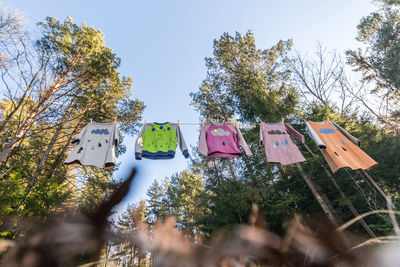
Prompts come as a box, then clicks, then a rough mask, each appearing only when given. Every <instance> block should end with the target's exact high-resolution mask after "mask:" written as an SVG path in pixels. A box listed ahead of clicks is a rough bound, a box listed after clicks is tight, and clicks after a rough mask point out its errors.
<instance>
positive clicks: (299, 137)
mask: <svg viewBox="0 0 400 267" xmlns="http://www.w3.org/2000/svg"><path fill="white" fill-rule="evenodd" d="M285 128H286V131H287V132H288V133H289V134H290V135H291V136H293V138H294V139H296V140H298V141H300V142H302V143H303V144H304V142H305V139H304V135H302V134H301V133H299V132H298V131H296V130H295V129H294V128H293V127H292V126H291V125H290V124H288V123H285Z"/></svg>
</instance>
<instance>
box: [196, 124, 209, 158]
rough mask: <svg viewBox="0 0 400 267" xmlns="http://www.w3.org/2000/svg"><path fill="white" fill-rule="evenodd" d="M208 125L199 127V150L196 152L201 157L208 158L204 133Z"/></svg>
mask: <svg viewBox="0 0 400 267" xmlns="http://www.w3.org/2000/svg"><path fill="white" fill-rule="evenodd" d="M207 128H208V125H207V126H206V125H203V126H202V127H201V131H200V137H199V149H198V152H199V153H200V154H201V155H203V156H206V157H207V156H208V146H207V138H206V131H207Z"/></svg>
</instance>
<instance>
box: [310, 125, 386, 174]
mask: <svg viewBox="0 0 400 267" xmlns="http://www.w3.org/2000/svg"><path fill="white" fill-rule="evenodd" d="M306 124H307V130H308V133H309V135H310V136H311V138H312V139H313V140H314V142H315V143H316V144H317V146H318V147H319V148H320V149H321V152H322V154H323V155H324V157H325V159H326V161H327V162H328V164H329V167H330V168H331V169H332V172H333V173H335V172H337V171H338V170H339V169H340V168H344V167H349V168H351V169H353V170H356V169H363V170H369V169H371V168H373V167H375V166H376V165H378V163H377V162H376V161H375V160H373V159H372V158H371V157H370V156H368V155H367V154H366V153H365V152H364V151H362V150H361V149H360V146H361V141H360V140H359V139H357V138H355V137H354V136H352V135H351V134H349V133H348V132H346V131H345V130H344V129H343V128H342V127H340V126H339V125H337V124H335V123H334V122H331V121H329V120H326V121H322V122H312V121H307V122H306Z"/></svg>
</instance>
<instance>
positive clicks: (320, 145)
mask: <svg viewBox="0 0 400 267" xmlns="http://www.w3.org/2000/svg"><path fill="white" fill-rule="evenodd" d="M306 125H307V132H308V134H309V135H310V137H311V139H312V140H314V142H315V144H316V145H317V146H318V148H320V149H326V145H325V143H324V142H323V141H322V140H321V138H319V136H318V134H317V133H316V132H315V131H314V129H313V128H312V127H311V126H310V125H309V124H308V122H306Z"/></svg>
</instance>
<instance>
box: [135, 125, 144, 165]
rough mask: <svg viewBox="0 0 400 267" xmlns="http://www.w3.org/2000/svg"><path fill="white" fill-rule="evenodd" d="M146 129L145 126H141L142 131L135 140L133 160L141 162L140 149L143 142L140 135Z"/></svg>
mask: <svg viewBox="0 0 400 267" xmlns="http://www.w3.org/2000/svg"><path fill="white" fill-rule="evenodd" d="M145 128H146V124H144V125H143V127H142V130H140V133H139V135H138V137H137V139H136V143H135V159H137V160H141V159H142V147H143V140H142V134H143V132H144V130H145Z"/></svg>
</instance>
